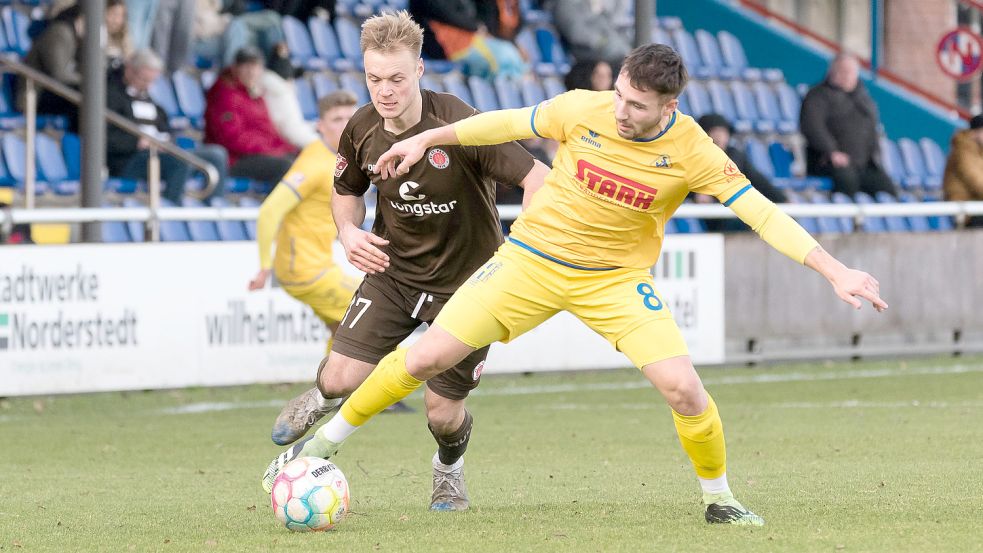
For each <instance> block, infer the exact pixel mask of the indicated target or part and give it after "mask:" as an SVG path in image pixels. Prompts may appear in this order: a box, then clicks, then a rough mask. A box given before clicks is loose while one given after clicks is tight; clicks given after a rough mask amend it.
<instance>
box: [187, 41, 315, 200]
mask: <svg viewBox="0 0 983 553" xmlns="http://www.w3.org/2000/svg"><path fill="white" fill-rule="evenodd" d="M262 77H263V54H262V53H261V52H260V51H259V50H258V49H256V48H254V47H251V46H247V47H245V48H242V49H241V50H239V52H237V53H236V56H235V63H234V64H233V65H232V66H231V67H229V68H227V69H225V70H224V71H223V72H222V74H221V75H220V76H219V78H218V79H217V80H216V81H215V84H214V85H212V88H211V89H210V90H209V91H208V95H207V98H206V106H205V142H208V143H211V144H220V145H222V146H224V147H225V149H226V150H228V152H229V163H230V166H229V173H230V174H231V175H233V176H236V177H247V178H252V179H256V180H260V181H264V182H269V183H277V182H279V181H280V178H281V177H283V175H284V174H285V173H286V172H287V170H288V169H289V168H290V165H291V164H292V163H293V160H294V157H295V156H296V154H297V148H296V147H295V146H294V145H293V144H291V143H290V142H288V141H287V140H286V139H284V138H283V137H282V136H281V135H280V133H279V132H277V130H276V127H275V126H274V124H273V121H272V120H271V119H270V113H269V111H268V110H267V107H266V103H265V102H264V101H263V90H262V86H261V80H262Z"/></svg>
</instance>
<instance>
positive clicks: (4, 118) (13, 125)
mask: <svg viewBox="0 0 983 553" xmlns="http://www.w3.org/2000/svg"><path fill="white" fill-rule="evenodd" d="M21 128H24V116H23V115H21V114H20V113H18V112H17V109H16V108H15V107H14V96H13V94H12V93H11V89H10V80H9V79H6V78H2V77H0V130H13V129H21Z"/></svg>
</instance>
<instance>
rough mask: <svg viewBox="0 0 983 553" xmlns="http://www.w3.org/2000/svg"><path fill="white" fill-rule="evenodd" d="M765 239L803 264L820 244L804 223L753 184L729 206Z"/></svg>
mask: <svg viewBox="0 0 983 553" xmlns="http://www.w3.org/2000/svg"><path fill="white" fill-rule="evenodd" d="M727 207H729V208H730V209H731V211H733V212H734V213H736V214H737V216H738V217H740V218H741V220H742V221H744V222H745V223H747V225H748V226H749V227H751V228H752V229H753V230H754V232H756V233H758V236H760V237H761V238H762V239H763V240H764V241H765V242H768V244H769V245H770V246H771V247H773V248H775V249H776V250H778V251H780V252H782V253H783V254H785V255H786V256H787V257H790V258H791V259H794V260H795V261H797V262H799V263H804V262H805V258H806V256H807V255H809V252H811V251H812V250H814V249H815V248H816V247H818V246H819V243H818V242H816V239H815V238H813V237H812V236H811V235H810V234H809V233H808V232H806V230H805V229H804V228H802V226H800V225H799V224H798V223H796V222H795V219H792V218H791V217H789V216H788V214H787V213H785V212H784V211H782V210H781V209H778V206H776V205H775V204H774V203H772V202H771V200H769V199H768V198H765V197H764V195H763V194H761V192H758V191H757V190H755V189H754V188H753V187H752V186H751V185H750V184H749V185H747V189H746V190H744V191H743V192H742V193H740V195H739V196H738V197H737V198H734V200H733V201H731V202H730V204H729V205H728V206H727Z"/></svg>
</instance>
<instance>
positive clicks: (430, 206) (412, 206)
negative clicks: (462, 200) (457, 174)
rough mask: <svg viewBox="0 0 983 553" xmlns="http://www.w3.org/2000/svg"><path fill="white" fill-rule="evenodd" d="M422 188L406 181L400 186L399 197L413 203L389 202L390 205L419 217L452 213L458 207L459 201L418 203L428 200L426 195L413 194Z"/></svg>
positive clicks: (416, 183)
mask: <svg viewBox="0 0 983 553" xmlns="http://www.w3.org/2000/svg"><path fill="white" fill-rule="evenodd" d="M419 187H420V183H418V182H413V181H410V180H408V181H406V182H404V183H403V184H401V185H399V197H400V198H402V199H404V200H406V201H407V202H413V203H405V204H404V203H400V202H394V201H392V200H389V205H391V206H393V209H395V210H397V211H402V212H404V213H412V214H413V215H416V216H417V217H423V216H424V215H433V214H437V213H450V212H451V211H453V210H454V207H455V206H456V205H457V200H454V201H451V202H447V203H443V204H438V203H436V202H427V203H417V202H420V201H421V200H424V199H426V197H427V196H426V194H413V192H414V191H415V190H416V189H418V188H419Z"/></svg>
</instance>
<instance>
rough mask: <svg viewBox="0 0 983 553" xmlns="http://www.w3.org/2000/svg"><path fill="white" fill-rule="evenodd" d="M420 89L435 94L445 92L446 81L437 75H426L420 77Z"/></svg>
mask: <svg viewBox="0 0 983 553" xmlns="http://www.w3.org/2000/svg"><path fill="white" fill-rule="evenodd" d="M420 88H425V89H427V90H432V91H434V92H444V91H445V89H444V80H443V79H442V78H440V77H437V76H435V75H431V74H429V73H424V74H423V76H422V77H420Z"/></svg>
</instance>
